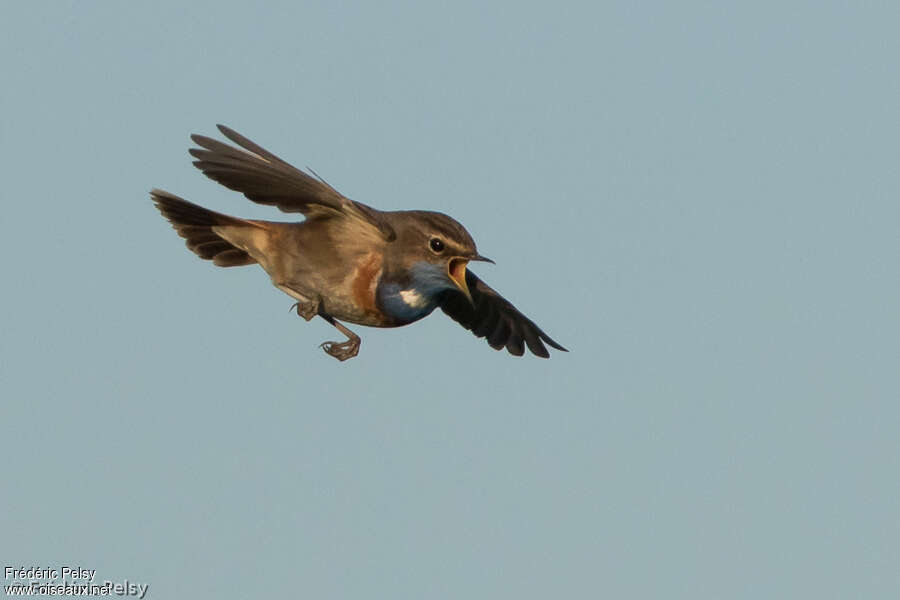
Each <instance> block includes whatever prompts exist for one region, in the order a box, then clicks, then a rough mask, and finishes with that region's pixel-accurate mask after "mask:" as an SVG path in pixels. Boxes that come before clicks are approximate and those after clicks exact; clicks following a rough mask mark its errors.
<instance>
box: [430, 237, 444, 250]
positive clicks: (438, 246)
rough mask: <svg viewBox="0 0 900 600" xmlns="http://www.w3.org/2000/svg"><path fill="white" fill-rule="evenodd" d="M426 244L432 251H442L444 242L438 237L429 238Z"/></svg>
mask: <svg viewBox="0 0 900 600" xmlns="http://www.w3.org/2000/svg"><path fill="white" fill-rule="evenodd" d="M428 245H429V246H430V247H431V249H432V250H433V251H434V252H438V253H439V252H443V251H444V242H442V241H441V240H440V239H438V238H431V241H430V242H428Z"/></svg>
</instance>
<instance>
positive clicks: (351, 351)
mask: <svg viewBox="0 0 900 600" xmlns="http://www.w3.org/2000/svg"><path fill="white" fill-rule="evenodd" d="M319 348H321V349H322V350H324V351H325V353H326V354H330V355H331V356H333V357H335V358H336V359H338V360H339V361H341V362H343V361H345V360H347V359H348V358H353V357H354V356H356V355H357V354H359V340H347V341H346V342H322V343H321V344H319Z"/></svg>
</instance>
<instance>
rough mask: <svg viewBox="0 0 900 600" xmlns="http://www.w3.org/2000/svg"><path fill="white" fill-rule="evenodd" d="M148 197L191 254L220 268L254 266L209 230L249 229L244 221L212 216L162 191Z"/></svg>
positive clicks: (238, 250)
mask: <svg viewBox="0 0 900 600" xmlns="http://www.w3.org/2000/svg"><path fill="white" fill-rule="evenodd" d="M150 197H151V198H153V202H154V204H156V208H158V209H159V212H161V213H162V215H163V216H164V217H165V218H166V219H168V220H169V222H170V223H171V224H172V226H173V227H174V228H175V231H177V232H178V235H180V236H181V237H183V238H184V239H185V240H186V243H187V247H188V248H190V249H191V252H193V253H194V254H196V255H197V256H199V257H200V258H203V259H206V260H211V261H213V263H215V264H216V265H218V266H220V267H237V266H241V265H252V264H254V263H255V262H256V261H255V260H254V259H253V258H252V257H251V256H250V255H249V254H247V253H246V252H244V251H243V250H241V249H240V248H238V247H236V246H234V245H233V244H231V243H229V242H228V241H226V240H225V239H224V238H222V237H221V236H219V235H218V234H216V233H215V232H214V231H213V229H212V228H213V226H215V225H249V224H248V223H247V222H246V221H244V220H242V219H238V218H236V217H229V216H228V215H223V214H221V213H217V212H213V211H211V210H208V209H206V208H203V207H202V206H197V205H196V204H192V203H190V202H188V201H187V200H185V199H183V198H179V197H178V196H176V195H174V194H170V193H169V192H164V191H163V190H152V191H151V192H150Z"/></svg>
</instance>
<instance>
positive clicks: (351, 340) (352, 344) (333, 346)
mask: <svg viewBox="0 0 900 600" xmlns="http://www.w3.org/2000/svg"><path fill="white" fill-rule="evenodd" d="M319 316H320V317H322V318H323V319H325V320H326V321H328V322H329V323H331V324H332V325H334V326H335V328H337V330H338V331H340V332H341V333H343V334H344V335H346V336H347V341H346V342H323V343H322V344H320V345H319V347H320V348H322V349H323V350H325V352H326V353H327V354H330V355H331V356H333V357H335V358H336V359H338V360H340V361H345V360H347V359H348V358H353V357H354V356H356V355H357V354H359V345H360V344H361V343H362V340H360V339H359V336H358V335H356V334H355V333H353V332H352V331H350V330H349V329H347V328H346V327H344V326H343V325H342V324H341V323H339V322H338V321H335V320H334V318H333V317H332V316H330V315H323V314H321V313H319Z"/></svg>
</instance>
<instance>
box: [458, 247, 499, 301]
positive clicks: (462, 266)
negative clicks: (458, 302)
mask: <svg viewBox="0 0 900 600" xmlns="http://www.w3.org/2000/svg"><path fill="white" fill-rule="evenodd" d="M470 260H477V261H482V262H489V263H491V264H493V263H494V261H492V260H491V259H489V258H486V257H484V256H481V255H480V254H476V255H475V256H469V257H467V258H463V257H456V258H451V259H450V264H449V266H448V270H449V275H450V279H452V280H453V283H455V284H456V287H458V288H459V291H461V292H462V293H463V294H464V295H465V296H466V298H467V299H468V300H469V304H471V305H472V306H475V302H473V301H472V294H471V293H470V292H469V286H468V285H467V284H466V265H467V264H468V263H469V261H470Z"/></svg>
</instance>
